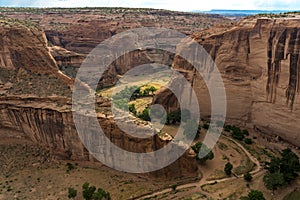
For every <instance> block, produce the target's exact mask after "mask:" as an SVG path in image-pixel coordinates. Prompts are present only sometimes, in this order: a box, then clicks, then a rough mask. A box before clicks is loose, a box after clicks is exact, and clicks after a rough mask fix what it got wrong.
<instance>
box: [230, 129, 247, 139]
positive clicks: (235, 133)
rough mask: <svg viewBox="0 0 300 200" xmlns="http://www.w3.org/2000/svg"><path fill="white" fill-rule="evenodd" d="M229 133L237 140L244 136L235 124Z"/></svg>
mask: <svg viewBox="0 0 300 200" xmlns="http://www.w3.org/2000/svg"><path fill="white" fill-rule="evenodd" d="M231 135H232V137H233V138H234V139H237V140H243V139H244V137H245V136H244V134H243V133H242V131H241V129H240V128H237V127H235V126H234V128H232V133H231Z"/></svg>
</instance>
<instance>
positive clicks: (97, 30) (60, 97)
mask: <svg viewBox="0 0 300 200" xmlns="http://www.w3.org/2000/svg"><path fill="white" fill-rule="evenodd" d="M0 9H1V15H3V17H1V18H0V138H1V139H3V141H5V140H11V141H13V140H21V141H23V140H24V141H28V140H29V141H31V142H33V143H34V144H35V145H38V146H42V147H43V148H47V149H48V150H49V152H50V155H51V159H52V160H68V161H69V160H71V161H78V162H87V163H98V161H97V160H96V159H95V158H94V157H93V156H92V155H91V154H90V153H89V151H88V150H87V149H86V147H85V146H84V145H83V144H82V141H81V140H80V138H79V136H78V134H77V131H76V127H75V124H74V120H73V114H72V89H73V85H74V78H75V76H76V73H77V70H78V69H79V67H80V66H81V64H82V63H83V62H84V60H85V58H86V57H87V55H88V54H89V53H90V52H91V51H92V49H94V48H95V47H96V46H97V45H98V44H99V43H101V42H102V41H104V40H106V39H108V38H110V37H112V36H114V35H116V34H118V33H120V32H123V31H126V30H130V29H132V28H141V27H164V28H171V29H175V30H177V31H180V32H182V33H185V34H186V35H188V36H190V37H191V38H193V39H194V40H195V41H197V42H198V43H199V44H201V45H202V46H203V47H204V49H205V50H206V51H207V52H208V53H209V55H210V56H211V58H212V59H213V60H214V61H215V64H216V66H217V67H218V70H219V72H220V74H221V76H222V79H223V82H224V86H225V90H226V100H227V115H226V122H225V123H226V124H234V125H236V126H239V127H244V128H248V129H250V130H253V132H259V133H260V134H262V135H268V136H269V137H271V138H276V141H280V140H283V141H287V142H288V143H289V144H292V145H293V146H294V147H295V148H298V147H299V144H300V137H299V135H298V130H299V128H300V127H299V126H300V125H299V124H300V121H299V120H300V119H299V117H298V116H300V113H299V112H300V111H299V106H300V101H299V86H300V81H299V78H300V72H299V70H300V68H299V66H300V58H299V53H300V23H299V21H300V16H299V15H298V14H289V15H287V16H284V17H274V16H272V15H271V16H251V17H247V18H245V19H242V20H240V21H238V22H236V21H231V20H229V19H226V18H223V17H220V16H218V15H204V14H192V13H182V12H172V11H166V10H154V9H125V8H124V9H123V8H115V9H113V8H111V9H110V8H98V9H96V8H95V9H84V8H82V9H79V10H76V9H54V8H53V9H46V8H45V9H33V8H22V9H19V10H18V9H17V10H16V9H14V8H0ZM126 42H129V43H130V42H134V41H126ZM183 42H184V40H183ZM165 45H168V44H165ZM188 45H189V44H186V43H184V45H183V46H181V45H180V44H179V45H178V46H177V50H178V51H185V52H189V51H190V52H189V55H190V58H191V59H199V58H197V57H196V56H195V55H196V52H193V51H191V50H190V49H193V48H189V46H188ZM146 63H161V64H164V65H166V66H169V67H171V68H172V69H173V70H175V71H177V72H179V73H180V74H182V75H183V76H184V77H185V78H186V79H187V80H188V81H189V82H190V83H191V85H192V88H193V90H194V91H195V93H196V95H197V97H198V101H199V104H200V108H201V118H203V119H204V120H207V121H209V118H210V117H211V116H210V113H211V100H210V94H209V92H208V89H207V87H206V85H205V83H204V81H203V78H202V77H201V75H200V74H199V73H197V71H196V70H195V68H194V67H193V66H192V65H191V64H190V63H188V62H187V61H186V60H184V59H183V58H182V57H180V56H177V55H174V54H171V53H169V52H166V51H161V50H155V49H144V50H136V51H133V52H130V53H128V55H126V56H124V57H120V58H119V59H117V60H116V61H115V62H113V63H111V65H110V67H109V69H108V70H106V71H105V73H104V75H103V77H101V79H100V82H99V84H98V88H97V89H99V90H100V89H103V88H107V87H112V86H113V85H114V84H116V83H117V82H118V80H119V78H120V77H122V75H124V74H125V73H126V72H127V71H128V70H130V69H132V68H133V67H134V66H138V65H142V64H146ZM176 83H178V82H177V79H176V78H174V80H172V82H171V84H174V88H178V89H179V91H181V90H183V89H184V88H181V87H182V85H179V84H176ZM187 92H189V91H187ZM187 94H188V93H185V92H183V93H182V98H183V97H184V96H185V95H187ZM220 98H221V97H220ZM152 103H153V104H156V103H157V104H161V105H163V106H164V107H165V108H166V110H168V111H175V110H178V109H179V108H180V107H179V106H178V101H177V98H176V97H175V96H174V95H173V93H172V92H171V91H170V90H168V89H164V88H162V89H161V90H159V91H157V93H156V94H155V96H154V97H153V102H152ZM111 104H112V102H111V99H110V98H107V97H102V96H97V98H96V102H95V108H96V110H97V120H98V122H99V124H100V125H101V127H102V129H103V130H104V132H105V134H106V137H107V138H109V139H110V141H111V142H113V143H114V144H115V145H117V146H119V147H121V148H122V149H125V150H127V151H131V152H152V151H155V150H158V149H161V148H162V147H164V146H166V145H167V144H169V143H170V142H171V139H170V137H162V136H161V135H160V134H155V135H154V136H152V137H149V138H146V139H140V138H134V137H132V136H130V135H129V134H126V132H124V131H123V130H121V128H120V127H118V124H117V123H116V122H115V120H114V115H113V113H112V111H111ZM126 120H128V119H126ZM132 121H134V122H135V123H133V124H132ZM124 123H128V124H131V125H133V126H135V127H134V129H133V130H135V131H136V132H142V133H157V132H156V130H155V128H153V127H152V125H151V124H149V123H144V122H142V121H140V120H139V119H137V118H136V117H133V116H131V118H130V119H129V120H128V121H125V122H124ZM88 126H90V124H89V123H86V127H85V128H87V127H88ZM89 128H91V127H89ZM92 129H94V130H95V129H97V127H96V126H95V127H92ZM12 132H14V133H16V134H11V135H10V134H7V133H12ZM108 151H109V150H108ZM245 151H246V150H245ZM247 153H248V152H246V154H247ZM248 154H249V153H248ZM112 159H115V158H112ZM134 159H137V158H134ZM166 159H167V158H166ZM114 162H115V163H118V162H119V161H118V160H117V159H115V160H114ZM143 164H144V165H153V164H155V163H143ZM0 167H1V165H0ZM200 168H201V167H200ZM199 171H201V169H200V170H199V165H198V163H197V161H196V159H195V154H194V152H193V151H192V150H191V149H189V150H187V151H186V152H185V153H184V154H183V156H181V157H180V158H179V159H178V160H177V161H175V162H174V163H172V164H171V165H169V166H168V167H166V168H163V169H161V170H158V171H155V172H150V173H147V174H144V175H141V176H143V177H144V176H145V177H147V178H149V177H150V179H154V180H156V179H158V180H171V179H172V180H173V179H174V180H179V179H180V178H182V177H184V178H183V179H187V180H195V179H200V178H201V176H202V175H201V172H199ZM137 176H140V175H139V174H138V175H137ZM126 198H127V197H126ZM0 199H1V195H0Z"/></svg>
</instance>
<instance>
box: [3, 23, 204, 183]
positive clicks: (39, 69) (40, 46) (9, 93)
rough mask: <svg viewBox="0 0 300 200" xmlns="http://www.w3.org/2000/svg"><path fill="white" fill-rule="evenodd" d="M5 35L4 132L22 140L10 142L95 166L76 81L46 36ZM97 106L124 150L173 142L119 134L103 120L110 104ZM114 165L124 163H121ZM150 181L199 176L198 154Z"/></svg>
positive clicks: (10, 29)
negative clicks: (80, 123) (79, 125)
mask: <svg viewBox="0 0 300 200" xmlns="http://www.w3.org/2000/svg"><path fill="white" fill-rule="evenodd" d="M1 25H2V24H1ZM0 35H1V37H0V38H1V40H0V42H1V43H0V46H1V48H2V52H0V55H1V56H0V58H1V59H0V60H1V66H0V70H1V73H0V131H1V129H2V128H3V129H12V130H16V131H17V132H18V133H20V135H18V136H15V135H14V136H11V135H7V137H8V138H9V137H19V138H29V139H30V140H32V141H34V142H35V143H36V144H38V145H42V146H45V147H48V148H49V149H50V150H51V154H52V155H53V156H54V157H56V158H58V159H72V160H81V161H96V160H95V159H94V158H93V157H92V156H91V155H90V154H89V152H88V151H87V150H86V149H85V147H84V146H83V144H82V142H81V140H80V139H79V136H78V134H77V131H76V128H75V125H74V121H73V115H72V111H71V88H72V84H73V81H72V80H71V79H70V78H68V77H67V76H65V75H63V74H62V73H61V72H60V71H59V69H58V67H57V65H56V62H55V60H54V59H53V57H52V55H51V54H50V51H49V49H48V48H47V45H46V38H45V35H44V34H43V33H42V31H40V30H38V29H29V28H28V27H24V26H22V25H20V24H14V23H12V24H10V25H9V26H0ZM59 50H60V51H63V50H61V49H59ZM56 53H57V54H59V51H58V52H56ZM70 55H74V54H70ZM62 62H63V61H62ZM2 65H3V66H2ZM97 106H98V108H100V109H101V110H100V111H99V113H98V114H99V115H98V117H97V120H98V121H99V123H100V124H101V127H102V129H103V130H104V132H105V134H106V135H107V137H108V138H110V141H111V142H113V143H115V144H116V145H118V146H119V147H121V148H123V149H126V150H128V151H133V152H134V151H135V152H151V151H155V150H157V149H159V148H161V147H163V146H164V145H166V144H167V143H168V142H169V141H168V140H164V139H162V138H160V137H159V136H158V135H155V136H153V137H150V138H147V139H138V138H135V137H131V136H129V135H127V134H125V133H124V132H123V131H122V130H120V129H119V128H118V126H117V124H116V123H115V121H114V120H113V118H112V116H111V114H110V115H109V114H107V112H106V113H105V114H104V110H108V111H109V110H110V100H109V99H102V98H100V99H98V100H97ZM102 111H103V112H102ZM86 126H89V124H86ZM94 128H95V129H96V128H97V127H94ZM144 128H145V129H149V128H147V127H144ZM134 130H139V129H138V127H137V128H136V129H134ZM149 130H150V129H149ZM1 136H2V135H1ZM107 150H108V151H109V149H107ZM111 159H114V162H115V163H117V162H119V160H118V157H116V158H115V157H112V158H111ZM143 164H144V165H147V164H154V163H143ZM150 175H151V176H152V177H158V178H172V177H181V176H185V175H188V176H198V174H197V164H196V160H195V159H194V155H193V154H190V153H188V152H186V153H185V154H184V155H183V156H182V157H181V158H180V159H178V160H177V161H176V162H174V163H173V164H172V165H170V166H169V167H166V168H164V169H162V170H159V171H156V172H153V173H150Z"/></svg>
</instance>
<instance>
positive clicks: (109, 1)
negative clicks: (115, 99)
mask: <svg viewBox="0 0 300 200" xmlns="http://www.w3.org/2000/svg"><path fill="white" fill-rule="evenodd" d="M0 6H9V7H10V6H12V7H134V8H158V9H168V10H177V11H193V10H201V11H208V10H211V9H232V10H300V0H0Z"/></svg>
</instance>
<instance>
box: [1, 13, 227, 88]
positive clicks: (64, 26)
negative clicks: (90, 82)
mask: <svg viewBox="0 0 300 200" xmlns="http://www.w3.org/2000/svg"><path fill="white" fill-rule="evenodd" d="M0 10H3V15H5V16H8V17H10V18H16V19H21V20H29V21H31V22H34V23H36V24H38V25H39V26H41V27H42V28H43V29H44V31H45V33H46V36H47V40H48V43H49V46H58V47H61V48H63V49H65V50H67V51H62V49H61V50H59V49H57V48H55V47H54V48H52V51H51V52H52V53H53V56H54V58H55V59H56V61H57V63H58V65H59V67H60V69H62V71H63V72H64V73H65V74H67V75H69V76H71V77H74V76H75V74H76V72H77V69H78V64H81V62H82V59H81V55H84V57H85V56H86V55H87V54H89V53H90V52H91V50H92V49H94V48H95V47H96V46H97V45H98V44H100V43H101V42H102V41H104V40H105V39H108V38H110V37H112V36H114V35H116V34H118V33H120V32H123V31H126V30H130V29H134V28H142V27H160V28H170V29H175V30H178V31H180V32H182V33H185V34H187V35H189V34H191V33H193V32H194V31H200V30H204V29H207V28H210V27H212V26H215V25H217V24H221V25H222V26H226V25H227V24H230V23H232V21H231V20H229V19H225V18H223V17H221V16H219V15H205V14H200V13H185V12H174V11H167V10H156V9H133V8H81V9H72V8H66V9H63V8H62V9H59V8H48V9H47V8H45V9H26V8H25V9H22V8H19V9H18V12H17V13H16V12H15V11H16V10H15V9H10V8H1V9H0ZM153 53H154V52H153V51H150V52H149V51H148V52H141V51H135V52H134V53H132V54H131V55H130V56H128V59H133V60H127V61H125V63H126V64H129V63H130V64H131V65H132V66H137V65H138V64H140V63H141V60H147V62H148V61H149V62H156V61H157V59H155V58H154V59H152V58H153V57H151V56H150V57H149V56H148V55H151V54H153ZM147 54H148V55H147ZM78 56H79V57H78ZM70 59H71V61H70ZM120 61H122V62H123V61H124V59H123V60H122V59H121V60H120ZM135 61H137V62H136V63H135ZM171 62H172V60H169V61H168V62H167V63H171ZM114 64H115V65H114V66H112V68H111V69H110V70H109V72H108V74H106V75H107V76H104V77H103V78H104V80H103V83H101V84H100V86H101V85H111V84H114V83H115V82H116V78H115V77H116V76H117V75H121V74H118V72H119V71H120V72H122V71H124V70H122V69H127V68H128V66H123V64H121V65H118V64H119V63H114ZM113 67H115V69H113ZM120 69H121V70H120Z"/></svg>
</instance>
